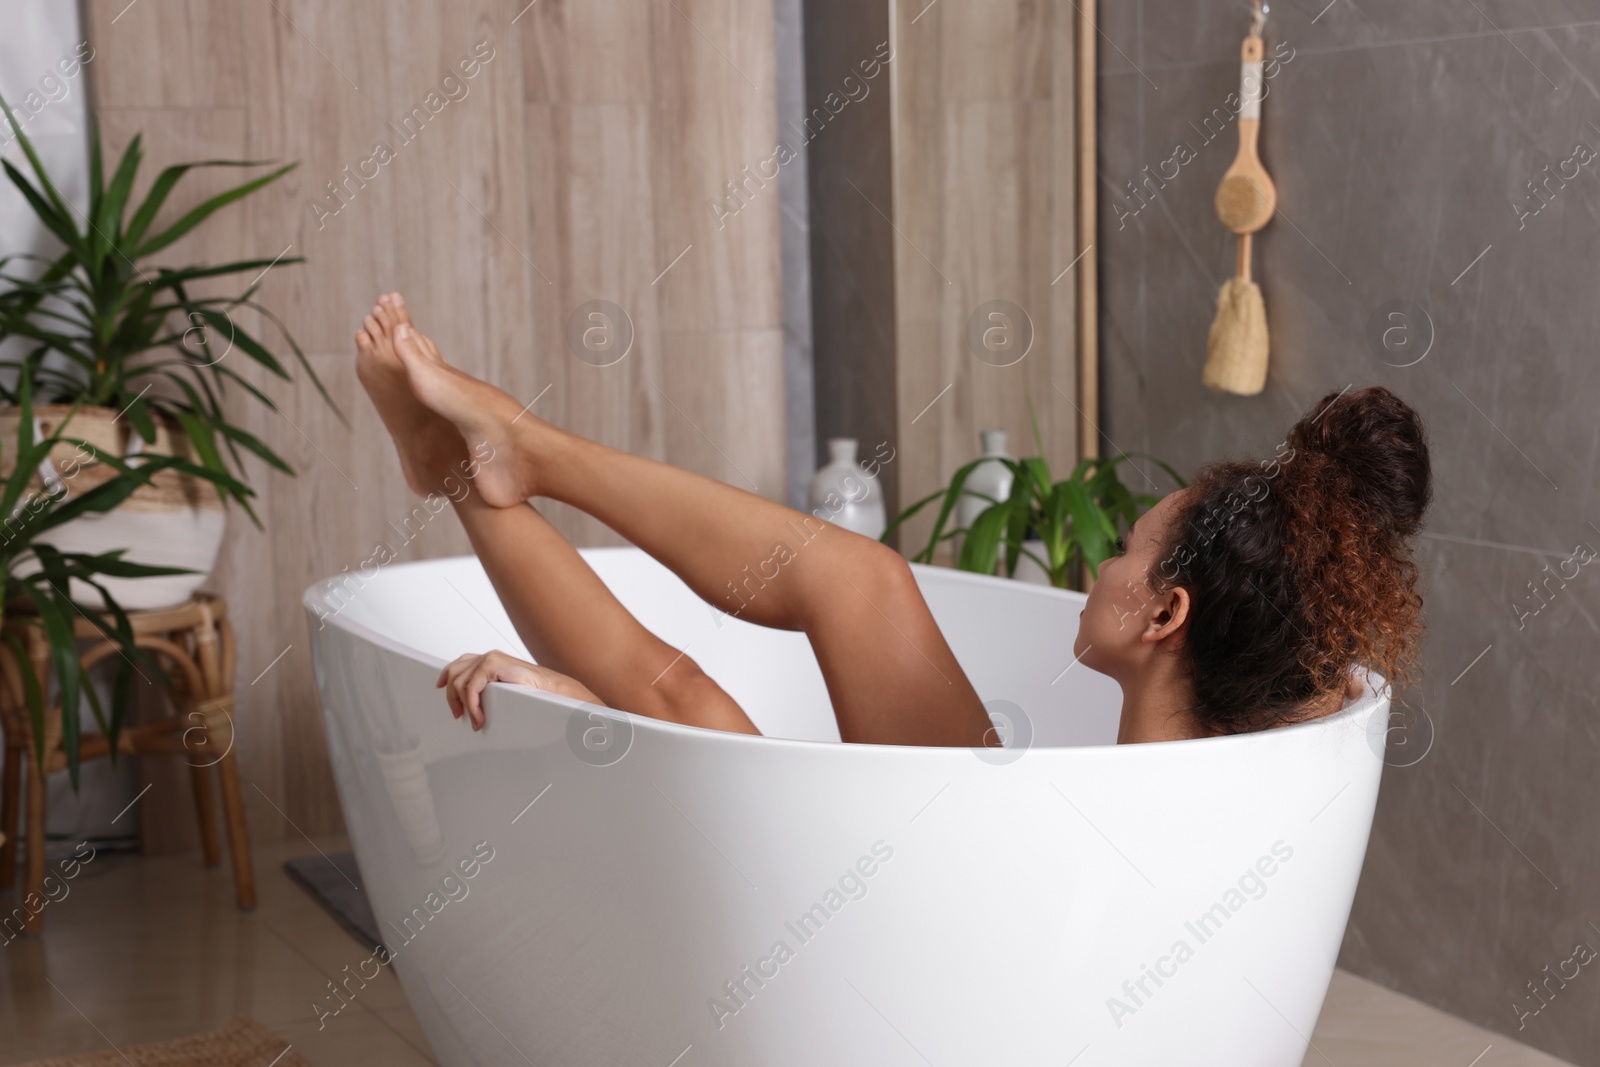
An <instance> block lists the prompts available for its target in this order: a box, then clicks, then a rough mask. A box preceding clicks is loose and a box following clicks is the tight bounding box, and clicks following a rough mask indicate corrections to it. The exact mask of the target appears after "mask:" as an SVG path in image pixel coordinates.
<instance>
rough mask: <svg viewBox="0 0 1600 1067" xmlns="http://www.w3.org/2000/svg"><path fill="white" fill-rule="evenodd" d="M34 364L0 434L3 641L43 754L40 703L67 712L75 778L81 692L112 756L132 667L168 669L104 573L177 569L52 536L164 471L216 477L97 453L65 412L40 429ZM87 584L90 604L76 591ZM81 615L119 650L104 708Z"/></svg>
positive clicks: (142, 574) (154, 672)
mask: <svg viewBox="0 0 1600 1067" xmlns="http://www.w3.org/2000/svg"><path fill="white" fill-rule="evenodd" d="M33 373H34V372H33V368H32V367H30V366H24V367H23V368H22V369H21V371H20V372H19V374H18V377H17V382H16V385H15V387H14V395H15V396H16V399H17V408H18V412H17V418H15V419H14V420H13V425H14V430H15V436H14V437H11V438H9V439H8V440H7V439H0V515H3V516H5V518H4V519H3V520H0V584H3V586H4V588H3V590H0V640H3V641H4V642H5V644H6V646H7V647H8V648H9V650H10V653H11V655H12V657H13V658H14V661H15V663H16V664H17V665H18V666H19V667H20V668H22V669H20V670H19V672H18V673H19V674H20V676H21V680H22V688H23V693H24V696H25V698H26V701H27V705H28V713H29V717H30V721H31V723H32V727H33V740H34V745H35V751H36V752H37V753H38V756H39V759H40V762H41V764H42V762H43V760H44V756H45V752H44V743H45V737H46V730H45V719H46V708H47V707H49V706H50V705H51V704H52V703H54V704H56V705H58V706H59V707H61V708H63V709H70V710H69V712H68V713H65V714H63V715H62V717H61V740H62V747H63V749H64V750H65V753H66V758H67V771H68V774H69V775H70V777H71V779H72V785H73V787H74V788H76V787H77V785H78V756H79V744H80V737H79V723H78V714H77V710H78V707H79V699H80V697H81V698H82V699H84V700H86V701H87V702H88V704H89V706H90V708H91V709H92V711H93V713H94V717H95V720H96V722H97V723H98V724H99V726H100V730H101V732H102V733H103V734H104V735H105V738H106V742H107V745H108V746H109V751H110V752H111V753H112V755H113V758H115V753H116V751H117V737H118V734H119V732H120V730H121V726H122V720H123V717H124V715H125V712H126V710H127V706H128V702H129V699H130V694H131V690H132V684H133V679H134V677H135V675H136V674H143V675H144V676H145V677H147V678H150V677H152V676H154V677H159V678H163V679H164V678H165V677H166V676H165V673H164V672H163V671H162V669H161V667H160V665H159V664H157V663H156V662H155V661H154V660H153V659H152V658H151V657H150V656H149V655H148V654H147V653H146V652H145V651H144V649H142V648H140V647H139V646H138V645H137V644H136V642H135V640H134V634H133V629H132V627H131V625H130V624H129V621H128V617H127V614H126V613H125V612H124V610H123V608H122V607H121V606H120V605H119V604H118V603H117V601H116V599H115V597H114V596H113V595H112V594H111V592H110V591H109V590H108V589H107V588H106V583H107V582H108V581H110V580H118V579H120V580H128V581H135V580H142V579H148V578H159V577H163V576H166V575H169V574H171V573H173V572H174V568H169V567H157V566H148V565H145V564H140V563H135V562H131V561H129V560H127V559H125V558H124V553H123V551H122V550H120V549H113V550H110V551H105V552H74V551H67V550H63V549H60V548H58V547H57V546H55V545H54V544H52V543H51V542H50V537H49V535H50V534H51V533H53V532H55V531H57V530H60V529H61V528H62V527H63V526H66V525H69V524H71V523H73V522H78V521H81V520H82V519H83V518H85V517H88V516H95V515H103V514H106V513H107V512H110V511H112V510H114V509H116V508H117V507H118V506H119V505H121V504H122V503H123V502H124V501H126V500H127V499H128V498H129V497H130V496H132V495H133V494H134V493H135V492H137V491H139V490H140V489H141V488H144V487H147V486H148V485H149V484H150V483H151V481H152V480H153V479H155V478H157V477H159V476H161V475H163V474H165V473H167V472H174V473H181V474H184V475H186V476H190V477H196V478H200V479H205V480H210V479H215V478H216V477H217V476H216V475H215V474H214V473H213V472H210V471H207V470H205V469H204V468H201V467H199V466H198V465H196V464H193V463H191V462H189V461H188V460H185V459H183V458H181V457H178V456H170V455H152V456H146V457H144V458H143V459H141V461H140V462H139V463H138V464H137V465H131V464H128V463H125V462H123V461H122V460H121V459H120V458H118V457H117V456H115V455H111V454H108V453H105V452H103V451H102V450H101V449H99V448H98V447H97V446H95V445H94V443H93V442H90V441H86V440H83V439H81V438H74V437H68V436H66V434H65V433H64V432H63V430H64V428H65V427H66V426H67V425H69V424H70V423H71V421H72V418H71V416H70V415H69V416H68V417H66V418H63V419H60V420H58V421H57V424H56V427H55V428H54V429H53V430H52V431H50V432H49V433H46V434H44V435H43V436H36V435H35V433H34V427H35V425H36V423H35V421H34V417H33V416H34V411H33ZM52 456H53V457H54V468H55V469H56V470H57V471H58V472H59V474H60V475H61V476H62V480H61V482H60V483H58V484H57V485H55V486H53V487H52V486H48V485H45V484H42V481H41V478H40V475H39V473H38V470H39V468H40V466H41V465H42V464H44V463H45V462H46V461H47V460H49V459H50V458H51V457H52ZM80 588H81V589H89V590H92V591H93V592H94V593H95V594H96V596H95V602H94V603H85V602H84V599H83V598H81V597H79V596H76V595H74V592H73V591H74V590H76V589H80ZM80 618H82V619H87V620H89V621H90V623H91V624H93V626H94V627H95V628H96V629H97V630H98V631H99V632H100V634H101V635H102V636H104V637H105V638H106V639H107V640H109V641H111V642H112V643H113V644H114V645H115V646H116V647H117V649H118V651H119V652H120V653H121V655H120V656H119V657H118V658H117V659H116V661H115V669H116V675H115V680H114V682H113V685H112V694H111V701H110V705H109V707H108V706H106V705H105V704H103V703H102V701H101V700H100V697H99V694H98V693H97V692H96V690H95V687H94V686H93V685H92V684H90V681H89V679H88V677H87V674H86V672H85V670H84V668H83V666H82V664H81V663H80V662H79V659H78V639H77V637H76V636H75V634H74V627H75V625H76V623H77V621H78V620H79V619H80ZM22 626H37V627H39V628H40V629H41V630H42V631H43V634H44V637H45V639H46V641H47V642H48V645H49V649H50V663H49V669H48V670H47V672H46V676H45V677H44V678H37V677H35V676H34V674H33V671H32V670H31V669H29V666H28V665H29V662H30V661H29V657H28V654H27V648H26V643H25V642H24V640H23V638H22V636H21V634H19V632H18V629H19V627H22ZM52 698H54V699H52Z"/></svg>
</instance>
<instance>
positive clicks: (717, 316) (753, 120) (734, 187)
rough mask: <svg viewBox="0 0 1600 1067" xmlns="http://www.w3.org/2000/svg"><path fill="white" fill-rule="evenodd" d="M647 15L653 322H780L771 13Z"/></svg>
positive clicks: (716, 6) (710, 9) (715, 326)
mask: <svg viewBox="0 0 1600 1067" xmlns="http://www.w3.org/2000/svg"><path fill="white" fill-rule="evenodd" d="M654 19H655V30H656V41H657V42H658V43H657V57H656V65H655V80H656V84H655V102H656V113H655V115H654V117H653V126H652V150H653V153H654V159H655V161H656V162H655V187H654V194H655V200H654V205H653V206H654V211H655V214H656V217H657V231H656V250H655V251H656V256H655V272H652V277H655V276H656V272H661V273H660V280H659V281H658V282H657V283H656V284H657V285H658V287H659V289H660V293H661V297H660V299H661V307H662V314H663V321H664V322H665V324H666V327H667V329H669V330H727V329H743V328H750V327H760V328H764V327H768V326H780V325H782V322H783V293H782V284H781V277H780V265H779V258H778V257H779V236H778V184H777V180H776V175H777V173H778V171H777V168H778V167H779V166H780V165H781V163H780V161H779V160H778V159H777V158H776V156H775V152H776V149H777V144H778V136H777V104H776V99H777V95H776V93H777V89H776V82H775V80H774V79H775V77H776V75H775V73H774V67H773V62H772V33H773V28H772V10H771V8H770V7H762V6H761V5H759V4H744V3H736V2H733V0H684V2H683V3H673V4H666V5H657V6H656V8H655V9H654ZM764 161H770V162H765V166H764V171H763V164H764ZM736 191H738V196H737V197H735V196H734V193H735V192H736ZM718 205H721V208H720V209H719V207H718ZM680 257H681V258H680Z"/></svg>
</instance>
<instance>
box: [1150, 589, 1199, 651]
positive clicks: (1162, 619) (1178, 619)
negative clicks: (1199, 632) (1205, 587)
mask: <svg viewBox="0 0 1600 1067" xmlns="http://www.w3.org/2000/svg"><path fill="white" fill-rule="evenodd" d="M1188 622H1189V590H1187V589H1185V588H1184V587H1183V586H1181V585H1175V586H1172V587H1171V588H1169V589H1167V590H1166V591H1165V592H1163V593H1162V594H1161V603H1160V604H1159V605H1157V606H1155V610H1153V611H1151V612H1150V614H1149V615H1148V616H1146V620H1145V629H1144V633H1142V634H1140V635H1139V639H1140V640H1141V641H1147V642H1150V643H1155V642H1157V641H1164V640H1166V639H1167V638H1169V637H1174V636H1177V635H1178V634H1180V633H1182V632H1183V628H1184V627H1185V626H1186V625H1187V624H1188Z"/></svg>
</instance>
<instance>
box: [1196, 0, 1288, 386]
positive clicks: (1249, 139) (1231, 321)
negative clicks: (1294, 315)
mask: <svg viewBox="0 0 1600 1067" xmlns="http://www.w3.org/2000/svg"><path fill="white" fill-rule="evenodd" d="M1255 8H1256V11H1255V20H1254V22H1253V23H1252V24H1251V27H1250V34H1249V36H1247V37H1246V38H1245V39H1244V44H1243V46H1242V47H1241V48H1240V50H1239V58H1240V72H1239V99H1240V108H1239V154H1238V155H1237V156H1236V157H1235V158H1234V161H1233V164H1232V165H1231V166H1229V167H1228V172H1227V173H1226V174H1224V175H1223V176H1222V184H1221V185H1220V186H1219V187H1218V188H1217V197H1216V207H1217V217H1218V218H1219V219H1221V220H1222V224H1223V225H1224V226H1226V227H1227V228H1228V229H1229V230H1231V231H1233V233H1234V234H1236V235H1237V238H1238V253H1239V255H1238V268H1237V270H1236V271H1235V276H1234V277H1232V278H1229V279H1228V280H1227V282H1225V283H1224V284H1223V286H1222V292H1221V294H1220V295H1219V296H1218V297H1217V318H1216V321H1215V322H1213V323H1212V324H1211V336H1210V337H1209V338H1208V339H1207V341H1206V368H1205V371H1204V372H1203V373H1202V374H1201V376H1200V380H1201V381H1203V382H1204V383H1205V384H1206V385H1207V386H1209V387H1210V388H1212V389H1217V390H1220V391H1222V392H1225V393H1237V394H1239V395H1240V396H1255V395H1256V394H1257V393H1259V392H1261V390H1262V389H1263V388H1265V387H1266V384H1267V349H1268V342H1267V309H1266V305H1265V304H1264V303H1263V302H1262V299H1261V288H1260V287H1259V286H1258V285H1256V284H1255V282H1253V281H1252V280H1251V278H1250V252H1251V235H1252V234H1254V233H1255V232H1256V231H1258V230H1260V229H1261V228H1262V227H1263V226H1265V225H1266V224H1267V222H1268V221H1269V220H1270V219H1271V218H1272V214H1273V212H1274V211H1275V210H1276V209H1277V204H1278V192H1277V188H1276V187H1275V186H1274V185H1273V183H1272V176H1271V175H1269V174H1268V173H1267V168H1266V167H1264V166H1262V164H1261V156H1260V154H1259V153H1258V152H1257V140H1258V139H1259V137H1260V133H1261V100H1262V98H1263V97H1264V96H1265V95H1266V93H1265V86H1264V84H1263V82H1262V78H1263V73H1262V56H1263V54H1264V52H1265V46H1264V44H1263V42H1262V40H1261V28H1262V26H1263V25H1265V24H1266V21H1267V13H1266V8H1265V6H1264V5H1263V4H1262V2H1261V0H1256V5H1255Z"/></svg>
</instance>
